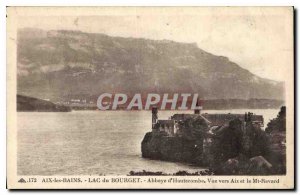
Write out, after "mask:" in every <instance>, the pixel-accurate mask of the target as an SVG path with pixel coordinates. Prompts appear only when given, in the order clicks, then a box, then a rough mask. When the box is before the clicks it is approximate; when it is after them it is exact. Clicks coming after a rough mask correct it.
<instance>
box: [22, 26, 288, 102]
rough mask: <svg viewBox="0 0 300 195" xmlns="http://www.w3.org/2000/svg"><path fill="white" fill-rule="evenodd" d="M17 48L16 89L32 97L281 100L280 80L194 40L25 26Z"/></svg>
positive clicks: (281, 87) (281, 88)
mask: <svg viewBox="0 0 300 195" xmlns="http://www.w3.org/2000/svg"><path fill="white" fill-rule="evenodd" d="M17 49H18V55H17V61H18V64H17V74H18V87H17V89H18V93H19V94H24V95H29V96H33V97H39V98H47V99H48V98H49V99H63V98H66V97H68V98H69V97H73V96H90V97H92V96H94V97H97V96H98V95H100V94H101V93H104V92H110V93H115V92H119V93H127V94H133V93H149V92H155V93H183V92H189V93H199V95H200V96H201V97H202V98H205V99H250V98H267V99H279V100H282V99H283V83H281V82H277V81H272V80H268V79H264V78H261V77H259V76H256V75H254V74H252V73H251V72H249V71H248V70H246V69H243V68H241V67H240V66H239V65H237V64H236V63H234V62H231V61H230V60H229V59H228V58H227V57H223V56H216V55H213V54H210V53H208V52H206V51H204V50H202V49H200V48H199V47H198V46H197V44H195V43H179V42H174V41H170V40H149V39H142V38H123V37H111V36H107V35H105V34H96V33H84V32H80V31H67V30H51V31H44V30H40V29H29V28H25V29H20V30H19V31H18V45H17Z"/></svg>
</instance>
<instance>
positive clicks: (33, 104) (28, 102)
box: [17, 95, 71, 112]
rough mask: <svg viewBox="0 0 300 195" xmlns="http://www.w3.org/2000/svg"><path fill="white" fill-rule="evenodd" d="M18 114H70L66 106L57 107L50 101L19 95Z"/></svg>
mask: <svg viewBox="0 0 300 195" xmlns="http://www.w3.org/2000/svg"><path fill="white" fill-rule="evenodd" d="M17 111H18V112H70V111H71V109H70V108H69V107H66V106H62V105H56V104H54V103H52V102H50V101H46V100H41V99H37V98H32V97H27V96H23V95H17Z"/></svg>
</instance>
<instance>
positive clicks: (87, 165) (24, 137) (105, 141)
mask: <svg viewBox="0 0 300 195" xmlns="http://www.w3.org/2000/svg"><path fill="white" fill-rule="evenodd" d="M246 111H250V112H253V113H255V114H262V115H263V116H264V121H265V126H266V124H267V123H268V122H269V120H270V119H272V118H275V117H276V116H277V113H278V112H279V109H267V110H259V109H257V110H253V109H248V110H204V111H202V112H203V113H241V114H243V113H245V112H246ZM174 113H193V112H192V111H184V112H183V111H159V113H158V116H159V118H160V119H167V118H168V117H170V116H171V115H173V114H174ZM17 117H18V118H17V121H18V154H17V156H18V175H93V176H94V175H127V174H128V173H129V172H130V171H142V170H146V171H162V172H165V173H175V172H177V171H179V170H186V171H189V172H196V171H200V170H203V168H201V167H195V166H191V165H188V164H182V163H173V162H164V161H159V160H149V159H143V158H142V157H141V141H142V139H143V137H144V135H145V133H146V132H149V131H151V111H130V112H129V111H72V112H56V113H55V112H18V114H17Z"/></svg>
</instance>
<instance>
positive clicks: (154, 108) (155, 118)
mask: <svg viewBox="0 0 300 195" xmlns="http://www.w3.org/2000/svg"><path fill="white" fill-rule="evenodd" d="M157 113H158V109H157V107H152V129H154V126H155V124H156V123H157V119H158V117H157Z"/></svg>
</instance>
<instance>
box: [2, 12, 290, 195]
mask: <svg viewBox="0 0 300 195" xmlns="http://www.w3.org/2000/svg"><path fill="white" fill-rule="evenodd" d="M293 12H294V10H293V7H8V8H7V118H8V120H7V135H8V136H7V186H8V188H9V189H293V188H294V169H295V168H294V166H295V164H294V45H293V39H294V35H293Z"/></svg>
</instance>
